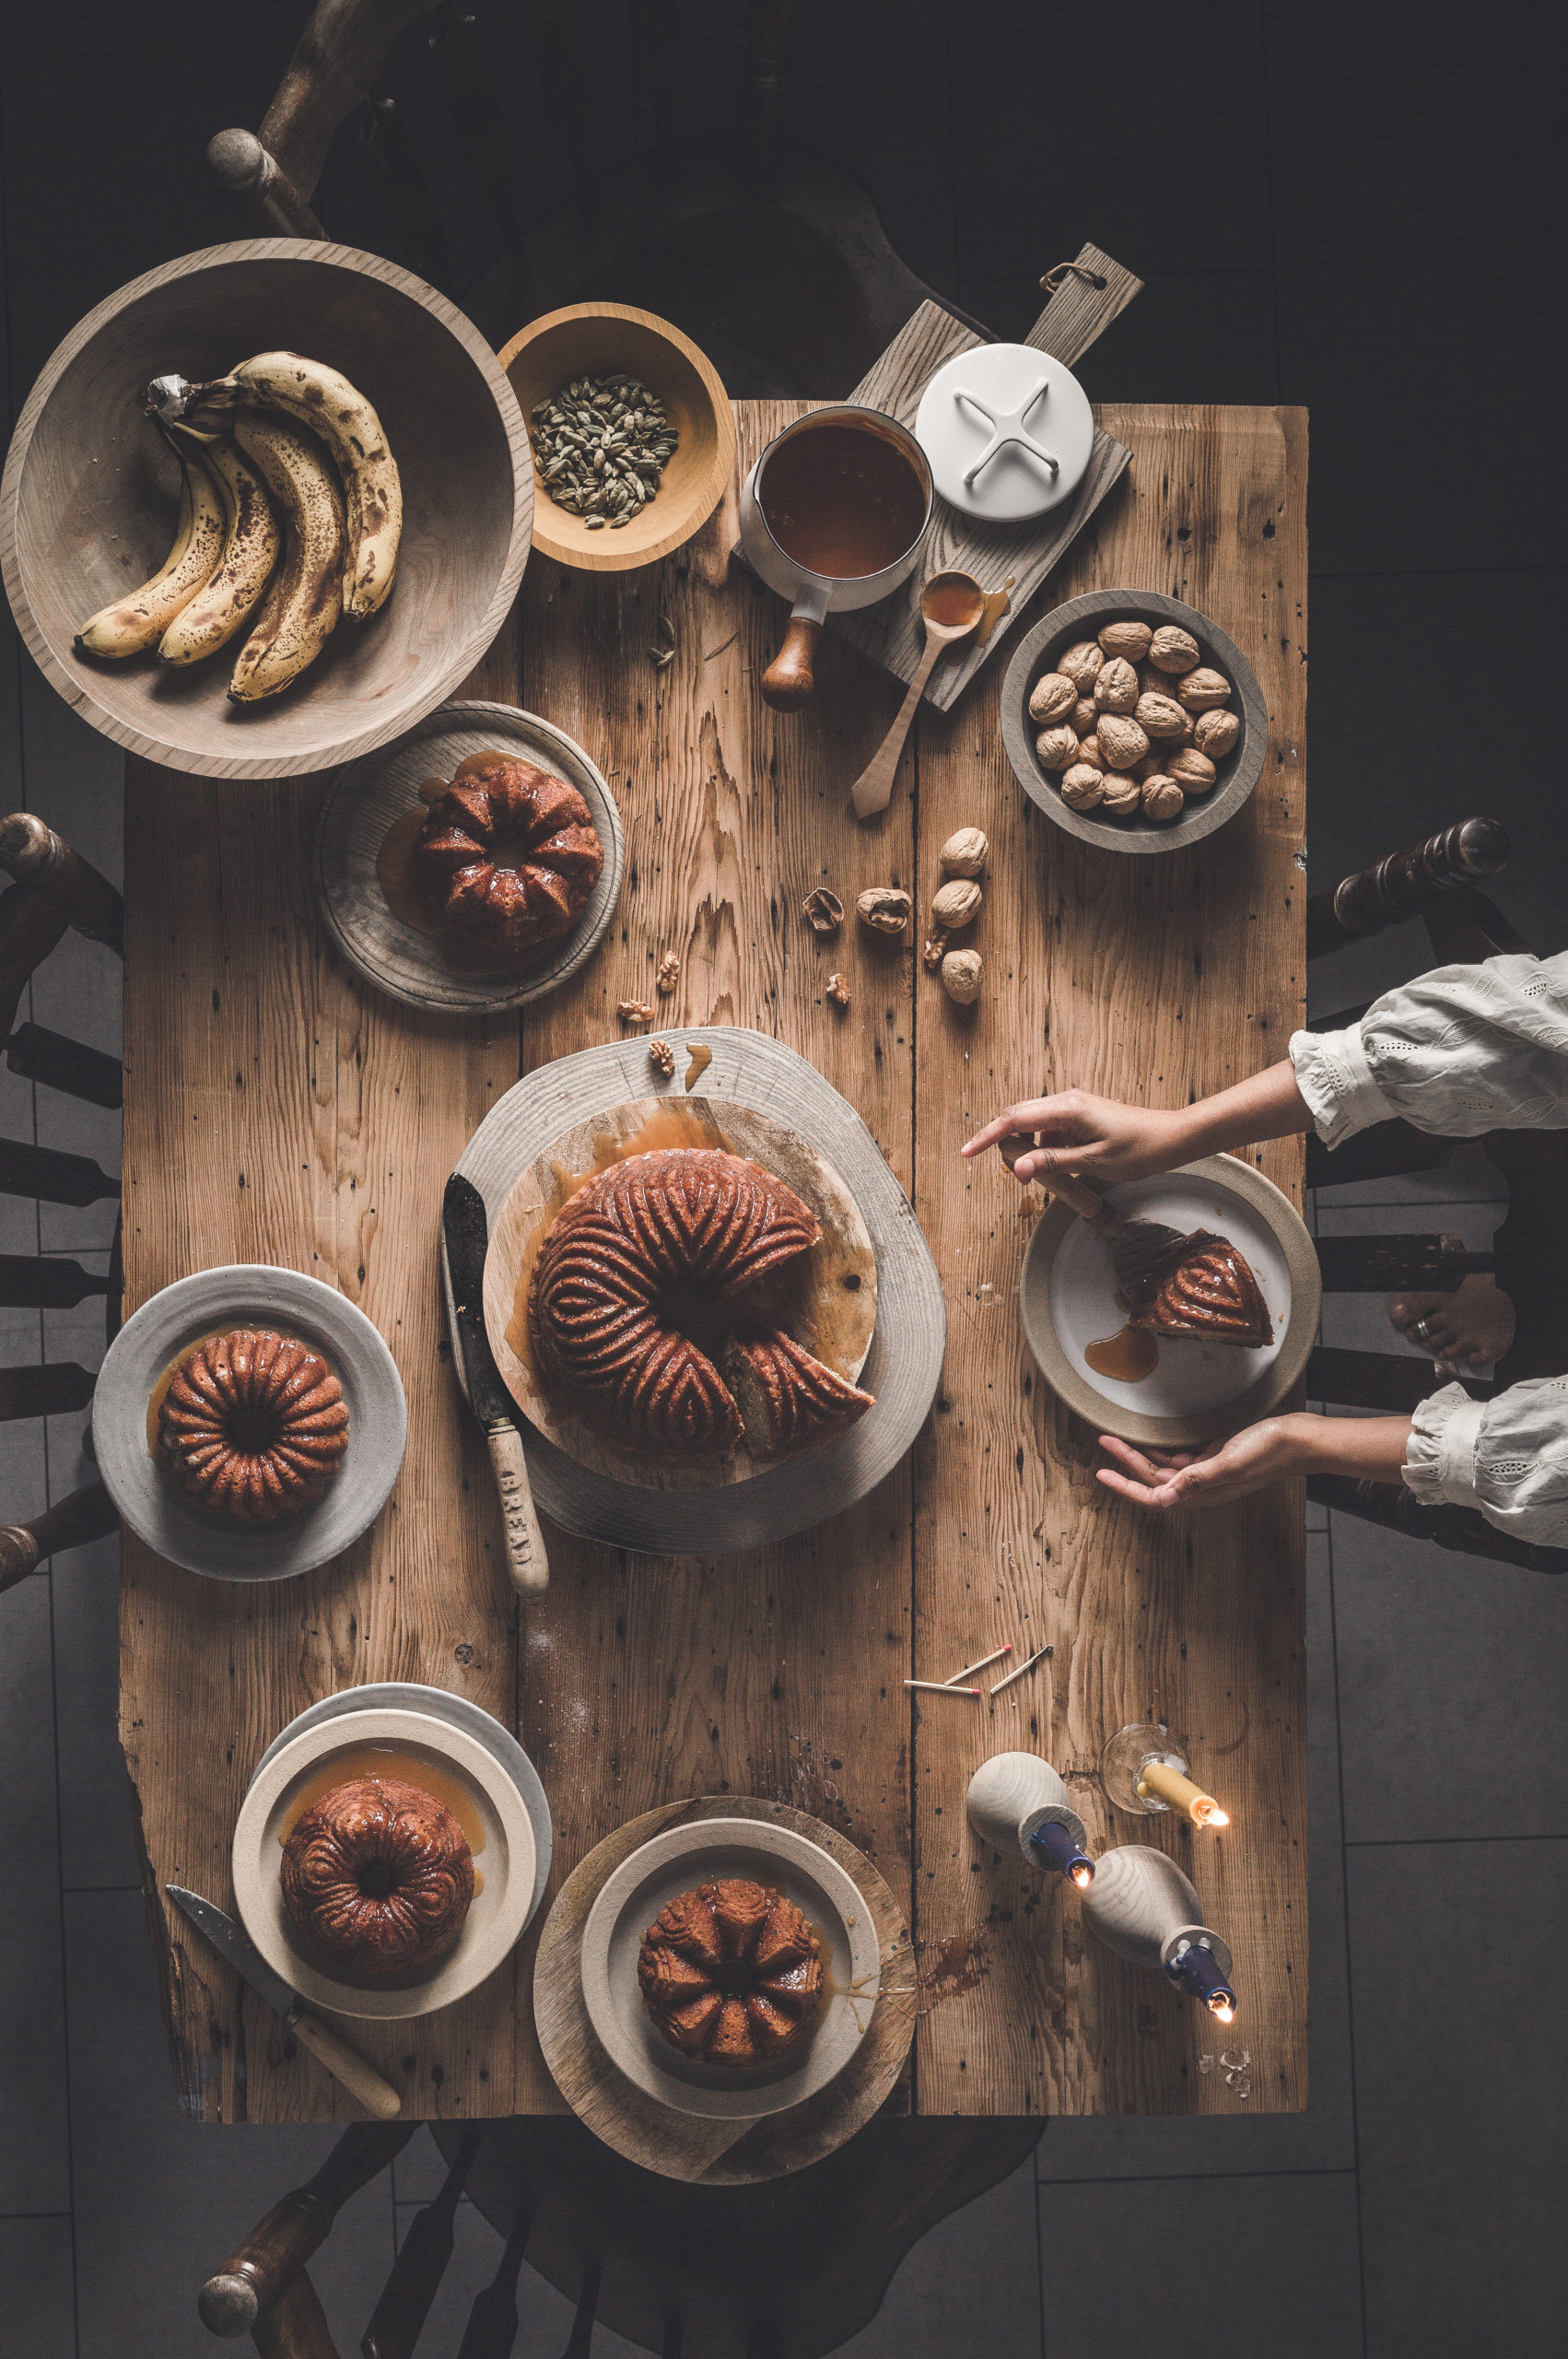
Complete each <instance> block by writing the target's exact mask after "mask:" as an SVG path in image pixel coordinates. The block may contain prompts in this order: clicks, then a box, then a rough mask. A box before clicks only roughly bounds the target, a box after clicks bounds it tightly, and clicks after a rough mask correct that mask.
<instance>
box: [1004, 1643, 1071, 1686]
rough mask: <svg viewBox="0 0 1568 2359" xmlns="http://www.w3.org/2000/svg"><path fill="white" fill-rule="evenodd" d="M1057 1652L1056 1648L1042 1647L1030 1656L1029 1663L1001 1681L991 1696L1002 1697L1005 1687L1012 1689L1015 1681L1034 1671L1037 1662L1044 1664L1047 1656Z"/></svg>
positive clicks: (1022, 1664) (1020, 1665)
mask: <svg viewBox="0 0 1568 2359" xmlns="http://www.w3.org/2000/svg"><path fill="white" fill-rule="evenodd" d="M1055 1652H1056V1649H1055V1648H1054V1647H1040V1648H1039V1649H1036V1652H1035V1653H1034V1654H1032V1655H1031V1656H1030V1658H1029V1660H1028V1661H1027V1662H1021V1663H1020V1664H1019V1666H1018V1668H1017V1670H1016V1671H1010V1672H1008V1674H1007V1677H1006V1678H1005V1679H999V1680H998V1681H997V1684H996V1685H995V1686H994V1687H993V1688H992V1689H991V1694H992V1695H993V1696H1000V1694H1001V1691H1002V1689H1003V1688H1004V1687H1011V1686H1012V1684H1013V1683H1014V1681H1016V1680H1020V1679H1022V1678H1023V1676H1024V1672H1026V1671H1033V1670H1034V1668H1035V1665H1036V1663H1037V1662H1044V1661H1045V1659H1046V1657H1047V1655H1050V1654H1054V1653H1055Z"/></svg>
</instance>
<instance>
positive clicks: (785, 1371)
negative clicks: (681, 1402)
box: [725, 1328, 876, 1458]
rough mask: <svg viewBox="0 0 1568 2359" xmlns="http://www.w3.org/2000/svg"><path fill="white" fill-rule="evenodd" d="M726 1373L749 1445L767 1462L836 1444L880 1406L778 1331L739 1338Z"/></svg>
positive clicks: (872, 1396) (733, 1342) (732, 1346)
mask: <svg viewBox="0 0 1568 2359" xmlns="http://www.w3.org/2000/svg"><path fill="white" fill-rule="evenodd" d="M725 1374H726V1375H727V1376H728V1378H729V1379H730V1389H731V1391H732V1392H733V1393H734V1396H735V1399H736V1402H738V1403H739V1406H740V1412H741V1421H742V1423H743V1426H745V1431H746V1440H747V1443H748V1445H749V1446H750V1447H751V1449H755V1451H756V1453H757V1455H758V1456H759V1457H761V1458H782V1457H785V1456H787V1455H788V1454H789V1453H790V1451H791V1450H797V1449H812V1448H813V1446H814V1445H815V1444H816V1443H818V1442H823V1441H830V1440H831V1439H832V1438H833V1437H834V1435H835V1434H841V1433H843V1432H844V1431H846V1429H847V1428H848V1426H852V1425H854V1424H855V1423H856V1422H857V1420H858V1419H859V1418H861V1417H863V1416H864V1415H865V1414H866V1411H867V1410H868V1409H872V1408H874V1407H875V1406H876V1396H875V1394H874V1393H871V1392H862V1391H860V1387H859V1386H858V1385H855V1384H851V1383H850V1382H849V1381H848V1378H846V1377H842V1376H840V1375H839V1374H838V1373H837V1370H836V1369H834V1368H830V1367H827V1366H826V1365H825V1362H823V1361H822V1360H819V1359H813V1356H812V1355H811V1353H810V1352H808V1351H806V1350H805V1349H804V1347H803V1346H802V1344H797V1343H796V1341H795V1339H794V1337H793V1336H792V1335H786V1334H785V1333H783V1332H782V1331H781V1330H779V1329H778V1328H775V1329H773V1330H771V1331H770V1332H768V1333H767V1334H766V1335H756V1336H750V1337H740V1336H737V1337H735V1338H733V1339H732V1340H731V1344H730V1347H729V1351H728V1354H727V1355H726V1358H725Z"/></svg>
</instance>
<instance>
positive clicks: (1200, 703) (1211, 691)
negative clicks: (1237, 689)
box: [1176, 663, 1231, 712]
mask: <svg viewBox="0 0 1568 2359" xmlns="http://www.w3.org/2000/svg"><path fill="white" fill-rule="evenodd" d="M1230 694H1231V684H1230V682H1229V681H1228V680H1227V679H1226V677H1225V675H1224V674H1223V672H1211V671H1210V670H1209V669H1208V667H1207V665H1205V664H1201V663H1200V664H1199V667H1198V669H1197V670H1196V671H1195V672H1188V673H1185V674H1184V675H1183V676H1182V677H1181V678H1180V679H1179V680H1178V681H1177V682H1176V697H1177V699H1178V701H1179V702H1180V703H1182V704H1184V705H1185V706H1186V707H1187V709H1188V712H1211V711H1212V710H1214V709H1215V708H1216V707H1217V706H1219V705H1222V704H1227V703H1229V701H1230Z"/></svg>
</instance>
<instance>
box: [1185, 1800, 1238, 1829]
mask: <svg viewBox="0 0 1568 2359" xmlns="http://www.w3.org/2000/svg"><path fill="white" fill-rule="evenodd" d="M1193 1816H1194V1817H1195V1818H1196V1819H1197V1821H1198V1824H1199V1826H1228V1825H1230V1823H1231V1814H1230V1813H1229V1811H1228V1810H1222V1809H1221V1808H1220V1805H1219V1803H1218V1802H1210V1801H1209V1800H1207V1798H1205V1800H1204V1801H1202V1802H1195V1803H1194V1804H1193Z"/></svg>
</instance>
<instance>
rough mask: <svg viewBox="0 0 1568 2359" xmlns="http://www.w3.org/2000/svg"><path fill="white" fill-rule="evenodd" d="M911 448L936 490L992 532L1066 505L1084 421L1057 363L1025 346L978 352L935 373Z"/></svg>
mask: <svg viewBox="0 0 1568 2359" xmlns="http://www.w3.org/2000/svg"><path fill="white" fill-rule="evenodd" d="M915 439H916V440H917V441H918V442H919V445H920V448H921V450H922V451H924V452H925V454H926V457H927V458H928V459H929V460H930V469H931V475H932V477H933V479H934V481H935V484H936V487H937V489H938V490H939V491H940V492H941V494H942V498H943V499H945V500H947V501H948V502H949V503H950V505H951V506H953V507H954V508H957V509H961V510H962V511H963V512H964V514H965V515H966V516H979V517H983V518H984V519H985V520H986V522H989V523H995V524H1013V523H1019V522H1023V521H1024V520H1025V519H1027V518H1029V517H1032V516H1044V515H1047V513H1048V512H1049V511H1050V510H1051V509H1053V508H1059V507H1060V506H1061V505H1062V503H1063V502H1064V501H1065V500H1068V499H1071V497H1072V495H1073V493H1074V492H1075V491H1076V490H1077V488H1078V487H1079V485H1080V484H1081V483H1082V480H1083V475H1084V470H1085V469H1086V468H1087V466H1088V464H1089V454H1090V452H1091V451H1092V450H1093V449H1094V412H1093V411H1092V410H1091V408H1090V406H1089V402H1088V397H1087V395H1086V394H1085V393H1084V391H1083V388H1082V385H1080V383H1079V382H1078V380H1077V378H1076V377H1075V376H1074V375H1073V374H1072V371H1071V369H1069V368H1068V366H1067V365H1066V363H1065V361H1061V360H1057V359H1055V358H1052V356H1051V354H1049V353H1048V352H1036V349H1035V347H1034V346H1033V345H1028V344H982V345H980V346H977V347H976V349H975V350H973V351H971V352H961V353H960V354H959V355H958V357H957V358H956V359H954V360H950V361H949V362H948V363H947V365H946V367H945V368H942V369H939V370H937V372H936V375H935V376H934V377H933V378H932V379H931V381H930V384H929V385H928V386H927V387H926V390H925V392H924V393H923V394H922V395H921V396H920V407H919V416H918V417H917V418H916V420H915Z"/></svg>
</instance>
